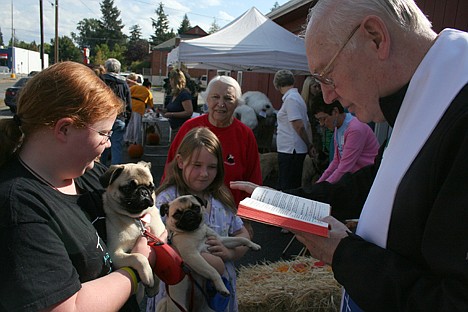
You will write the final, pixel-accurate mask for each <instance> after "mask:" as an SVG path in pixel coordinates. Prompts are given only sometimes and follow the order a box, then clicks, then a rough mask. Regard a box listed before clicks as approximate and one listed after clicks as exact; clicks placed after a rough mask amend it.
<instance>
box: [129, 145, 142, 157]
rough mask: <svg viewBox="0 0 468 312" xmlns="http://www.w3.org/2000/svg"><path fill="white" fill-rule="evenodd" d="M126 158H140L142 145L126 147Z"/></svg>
mask: <svg viewBox="0 0 468 312" xmlns="http://www.w3.org/2000/svg"><path fill="white" fill-rule="evenodd" d="M128 156H130V158H141V156H143V145H141V144H130V146H129V147H128Z"/></svg>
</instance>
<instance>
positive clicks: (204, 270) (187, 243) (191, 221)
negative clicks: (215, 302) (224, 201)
mask: <svg viewBox="0 0 468 312" xmlns="http://www.w3.org/2000/svg"><path fill="white" fill-rule="evenodd" d="M205 207H206V204H205V203H204V202H203V201H202V200H201V199H200V198H198V197H195V196H192V195H185V196H180V197H178V198H176V199H174V200H173V201H172V202H170V203H169V204H163V205H161V207H160V208H159V211H160V213H161V216H166V217H167V218H166V228H167V230H168V231H169V233H170V234H169V235H172V243H173V245H174V246H175V247H176V248H177V250H178V251H179V253H180V256H181V257H182V259H183V260H184V262H185V263H186V264H187V265H188V266H189V267H190V268H191V269H192V270H193V271H194V272H196V273H198V274H199V275H201V276H202V277H204V278H206V279H210V280H212V281H213V284H214V286H215V288H216V290H217V291H218V292H219V293H221V294H222V295H224V296H229V291H228V289H227V288H226V286H225V285H224V283H223V281H222V279H221V276H220V275H219V273H218V271H216V269H215V268H213V267H212V266H211V265H210V264H209V263H208V262H206V260H205V259H204V258H203V257H202V256H201V254H200V252H202V251H205V252H208V250H207V247H208V246H207V245H206V244H205V241H206V238H207V237H208V236H215V237H217V238H218V239H219V240H220V241H221V242H222V243H223V244H224V246H226V247H227V248H235V247H237V246H247V247H249V248H251V249H253V250H259V249H260V246H259V245H257V244H255V243H253V242H252V241H250V240H249V239H247V238H244V237H221V236H219V235H218V234H217V233H216V232H215V231H214V230H212V229H211V228H209V227H208V226H207V225H206V224H205V223H204V220H203V212H204V211H205Z"/></svg>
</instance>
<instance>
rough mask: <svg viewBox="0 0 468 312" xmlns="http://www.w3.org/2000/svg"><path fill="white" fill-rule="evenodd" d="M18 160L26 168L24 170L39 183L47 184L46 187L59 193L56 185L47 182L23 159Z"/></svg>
mask: <svg viewBox="0 0 468 312" xmlns="http://www.w3.org/2000/svg"><path fill="white" fill-rule="evenodd" d="M18 160H19V162H20V163H21V164H22V165H23V166H24V168H26V169H27V170H28V171H29V172H30V173H31V174H32V175H33V176H35V177H36V178H37V179H38V180H39V181H41V182H43V183H45V184H46V185H48V186H50V187H51V188H53V189H54V190H56V191H58V189H57V187H56V186H55V185H53V184H52V183H50V182H49V181H47V180H46V179H44V178H43V177H42V176H41V175H40V174H39V173H37V172H36V171H34V170H33V169H32V168H31V167H29V166H28V165H27V164H26V163H25V162H24V161H23V160H22V159H21V157H19V156H18Z"/></svg>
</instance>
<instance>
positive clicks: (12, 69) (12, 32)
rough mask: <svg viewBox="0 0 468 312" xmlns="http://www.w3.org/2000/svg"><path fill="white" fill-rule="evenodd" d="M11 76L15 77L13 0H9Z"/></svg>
mask: <svg viewBox="0 0 468 312" xmlns="http://www.w3.org/2000/svg"><path fill="white" fill-rule="evenodd" d="M10 77H11V78H16V74H15V30H14V28H13V0H11V75H10Z"/></svg>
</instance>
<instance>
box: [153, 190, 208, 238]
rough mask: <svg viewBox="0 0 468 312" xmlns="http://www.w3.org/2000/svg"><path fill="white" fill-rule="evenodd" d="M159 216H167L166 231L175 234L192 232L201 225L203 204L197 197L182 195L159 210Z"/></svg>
mask: <svg viewBox="0 0 468 312" xmlns="http://www.w3.org/2000/svg"><path fill="white" fill-rule="evenodd" d="M159 211H160V213H161V216H167V218H166V227H167V229H169V230H171V231H175V232H192V231H194V230H196V229H198V228H199V227H200V224H202V223H203V212H204V211H205V203H204V202H203V201H202V200H201V199H200V198H198V197H196V196H192V195H184V196H180V197H177V198H176V199H174V200H173V201H171V202H170V203H168V204H162V205H161V207H160V208H159Z"/></svg>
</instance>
